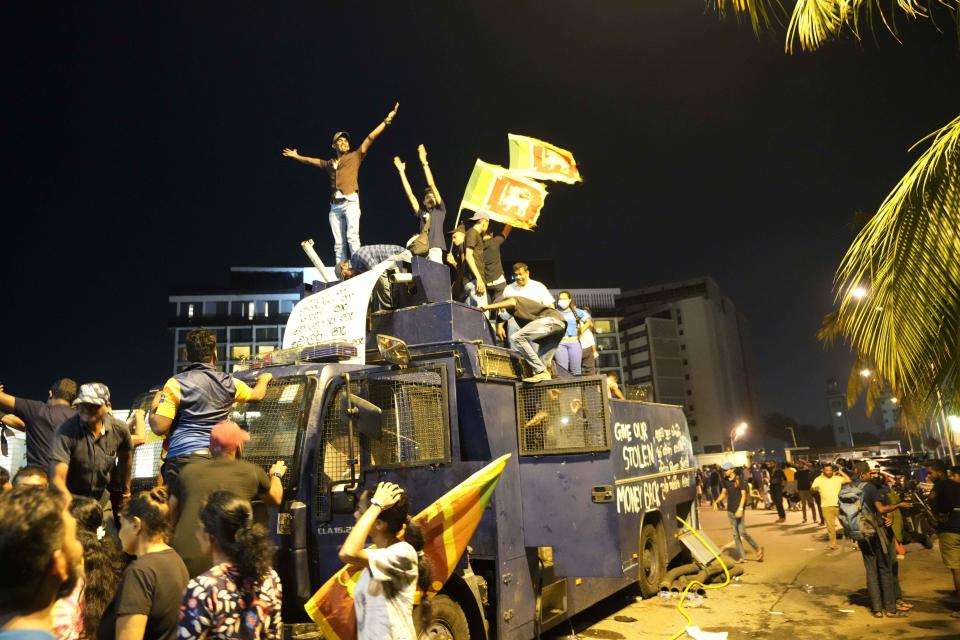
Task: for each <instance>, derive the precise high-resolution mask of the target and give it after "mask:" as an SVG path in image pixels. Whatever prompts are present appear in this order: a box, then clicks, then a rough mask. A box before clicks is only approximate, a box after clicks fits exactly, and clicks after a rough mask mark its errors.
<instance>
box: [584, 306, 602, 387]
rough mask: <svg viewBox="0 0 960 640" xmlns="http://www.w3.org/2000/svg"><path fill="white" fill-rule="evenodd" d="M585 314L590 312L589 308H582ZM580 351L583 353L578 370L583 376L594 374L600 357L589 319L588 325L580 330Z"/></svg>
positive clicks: (591, 322)
mask: <svg viewBox="0 0 960 640" xmlns="http://www.w3.org/2000/svg"><path fill="white" fill-rule="evenodd" d="M584 311H586V312H587V314H588V315H589V314H590V310H589V309H584ZM580 351H581V352H582V353H583V355H582V356H581V358H580V370H581V371H582V372H583V375H585V376H595V375H597V361H598V360H599V359H600V354H599V353H597V339H596V337H595V336H594V335H593V321H592V320H591V321H590V326H589V327H587V328H584V329H583V330H582V331H581V332H580Z"/></svg>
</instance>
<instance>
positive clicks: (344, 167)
mask: <svg viewBox="0 0 960 640" xmlns="http://www.w3.org/2000/svg"><path fill="white" fill-rule="evenodd" d="M399 108H400V103H399V102H398V103H397V104H395V105H394V107H393V110H392V111H391V112H390V113H388V114H387V117H386V118H384V119H383V122H381V123H380V124H378V125H377V126H376V127H375V128H374V130H373V131H371V132H370V133H369V134H367V137H366V138H364V140H363V142H361V143H360V147H359V148H357V149H354V150H353V151H351V150H350V134H348V133H347V132H346V131H338V132H337V133H335V134H333V142H332V144H331V146H332V147H333V149H334V151H336V153H337V157H336V158H333V159H332V160H323V159H321V158H311V157H309V156H302V155H300V154H299V153H298V152H297V150H296V149H284V150H283V155H284V156H286V157H288V158H293V159H294V160H297V161H299V162H303V163H304V164H311V165H313V166H315V167H319V168H320V169H323V170H324V171H326V172H327V174H328V175H329V176H330V216H329V217H330V231H331V232H332V233H333V251H334V254H336V262H337V263H340V262H343V261H344V260H346V259H347V252H346V249H345V248H344V242H346V243H347V244H348V245H349V247H350V253H353V252H354V251H356V250H357V249H359V248H360V184H359V181H358V178H359V175H360V163H362V162H363V160H364V158H365V157H366V155H367V151H369V150H370V145H372V144H373V141H374V140H376V139H377V137H378V136H379V135H380V134H381V133H383V131H384V129H386V128H387V127H389V126H390V124H391V123H392V122H393V119H394V118H395V117H396V116H397V109H399Z"/></svg>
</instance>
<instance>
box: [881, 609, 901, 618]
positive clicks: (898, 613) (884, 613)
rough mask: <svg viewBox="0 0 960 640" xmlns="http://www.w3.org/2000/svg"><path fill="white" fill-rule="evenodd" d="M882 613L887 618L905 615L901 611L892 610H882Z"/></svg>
mask: <svg viewBox="0 0 960 640" xmlns="http://www.w3.org/2000/svg"><path fill="white" fill-rule="evenodd" d="M883 615H884V616H885V617H887V618H906V617H907V614H905V613H904V612H903V611H894V612H893V613H890V612H889V611H884V612H883Z"/></svg>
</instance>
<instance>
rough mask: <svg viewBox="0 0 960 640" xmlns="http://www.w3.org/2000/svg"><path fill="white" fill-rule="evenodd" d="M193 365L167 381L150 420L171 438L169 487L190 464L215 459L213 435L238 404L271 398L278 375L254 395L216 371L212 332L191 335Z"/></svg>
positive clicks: (166, 467)
mask: <svg viewBox="0 0 960 640" xmlns="http://www.w3.org/2000/svg"><path fill="white" fill-rule="evenodd" d="M186 348H187V357H188V358H189V359H190V362H191V364H190V365H189V366H187V368H186V369H184V370H183V371H181V372H180V373H178V374H177V375H175V376H174V377H172V378H170V379H169V380H167V382H166V383H165V384H164V385H163V391H162V392H161V394H160V396H159V398H158V399H157V401H156V407H155V409H154V411H153V412H152V413H151V414H150V428H151V429H153V432H154V433H155V434H157V435H158V436H162V435H167V434H169V435H168V450H167V456H166V459H165V460H164V463H163V467H162V469H161V473H162V474H163V479H164V482H165V483H166V484H170V482H171V481H172V479H173V477H174V476H175V475H176V474H178V473H179V472H180V469H182V468H183V466H184V465H186V464H188V463H189V462H192V461H195V460H200V459H206V458H209V457H210V449H209V446H210V430H211V429H213V426H214V425H215V424H217V423H218V422H222V421H223V420H226V419H227V416H228V415H229V414H230V409H231V408H232V407H233V403H234V402H256V401H258V400H262V399H263V397H264V396H265V395H266V393H267V384H269V382H270V380H271V379H273V374H270V373H263V374H260V376H259V377H258V378H257V384H256V386H255V387H253V388H252V389H251V388H250V387H249V386H247V384H246V383H244V382H243V381H242V380H237V379H236V378H234V377H233V376H232V375H230V374H229V373H224V372H222V371H217V369H216V365H217V336H216V334H215V333H213V332H212V331H208V330H207V329H194V330H193V331H191V332H190V333H188V334H187V341H186Z"/></svg>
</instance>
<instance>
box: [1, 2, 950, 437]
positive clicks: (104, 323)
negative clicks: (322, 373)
mask: <svg viewBox="0 0 960 640" xmlns="http://www.w3.org/2000/svg"><path fill="white" fill-rule="evenodd" d="M358 4H362V5H364V6H367V7H369V11H362V12H361V11H360V10H358V9H357V8H356V5H358ZM703 5H704V3H703V2H701V1H700V0H631V1H623V0H617V1H613V0H605V1H603V2H596V1H594V2H582V1H581V2H568V1H566V0H551V1H549V2H547V1H541V2H522V3H521V2H516V1H514V2H482V3H479V2H449V1H448V0H447V1H444V0H437V1H433V2H417V3H392V4H388V3H356V2H349V3H348V2H338V3H329V2H328V3H317V2H300V3H282V4H278V3H237V2H233V3H219V4H218V3H194V2H191V3H180V2H168V3H118V4H117V5H116V6H113V7H110V6H109V5H107V4H104V3H96V7H91V6H87V3H69V4H66V5H65V6H55V5H49V4H47V3H39V2H37V3H34V2H29V3H10V2H8V3H4V6H3V8H2V10H0V11H2V14H0V20H2V27H0V30H2V35H3V38H2V41H3V42H2V44H0V47H2V51H3V61H2V63H0V64H2V65H3V80H2V83H3V89H4V92H3V93H4V98H3V107H2V108H3V130H4V132H3V151H4V153H3V160H4V167H3V169H4V172H3V173H4V177H3V181H2V192H0V206H2V207H3V211H4V214H3V217H2V220H3V223H2V238H3V249H4V251H3V262H2V280H0V281H2V292H3V303H4V304H3V311H2V321H0V322H2V343H0V344H2V348H3V359H2V362H0V382H2V383H3V384H5V385H6V390H7V391H8V392H10V393H13V394H15V395H22V396H25V397H42V396H45V395H46V389H47V388H48V385H49V383H50V382H51V381H52V379H54V378H56V377H60V376H64V375H66V376H70V377H74V378H76V379H78V380H79V381H81V382H83V381H90V380H102V381H104V382H106V383H107V384H108V385H110V387H111V388H112V389H113V391H114V398H115V405H116V406H120V407H122V406H125V404H126V403H128V402H129V401H130V399H132V397H133V395H134V394H135V393H137V392H139V391H142V390H144V389H146V388H147V387H148V386H149V385H151V384H156V383H159V382H162V380H163V379H165V377H166V376H168V375H169V373H170V368H171V364H172V363H171V353H170V349H169V342H168V341H169V338H168V334H167V329H166V320H167V318H166V315H167V306H166V297H167V295H168V292H169V290H170V289H171V288H174V287H179V286H184V285H201V286H202V285H219V284H222V283H223V282H224V281H225V279H226V277H227V274H228V269H229V267H230V266H232V265H237V266H240V265H244V266H279V265H283V266H286V265H298V266H307V265H306V260H305V257H304V256H303V254H302V252H301V250H300V246H299V242H300V240H302V239H304V238H307V237H313V238H314V239H316V241H317V244H318V249H322V251H321V255H322V256H323V257H324V259H326V260H328V261H330V260H332V242H331V241H330V231H329V226H328V223H327V198H328V189H327V183H326V177H325V175H324V174H323V173H322V172H320V171H319V170H316V169H313V168H311V167H307V166H305V165H301V164H299V163H296V162H294V161H292V160H289V159H285V158H283V157H281V155H280V151H281V149H282V148H283V147H285V146H290V147H296V148H298V149H299V150H300V152H301V153H303V154H307V155H314V156H321V157H327V156H328V154H329V153H330V149H329V144H330V142H329V141H330V136H331V135H332V133H333V132H334V131H336V130H338V129H347V130H348V131H350V132H351V133H352V134H353V136H354V140H355V141H357V142H358V141H359V140H360V139H362V137H363V135H365V134H366V133H367V132H368V131H369V130H370V129H372V128H373V127H374V126H375V125H376V124H377V123H378V122H379V121H380V120H381V119H382V118H383V117H384V116H385V115H386V113H387V111H388V110H389V108H390V107H391V106H392V105H393V103H394V101H395V100H399V101H400V103H401V106H400V112H399V115H398V117H397V120H396V121H395V123H394V126H393V127H391V128H390V129H388V130H387V132H386V133H385V134H384V135H383V136H382V137H381V138H380V139H379V140H378V141H377V142H376V143H375V145H374V147H373V148H372V150H371V152H370V154H369V155H368V156H367V159H366V161H365V162H364V166H363V171H362V173H361V178H360V180H361V193H362V206H363V219H362V226H361V238H362V239H363V241H364V243H365V244H371V243H375V242H394V243H398V242H400V243H402V241H403V240H404V239H406V238H407V237H408V236H409V235H410V234H411V233H412V232H413V230H414V228H415V221H414V219H413V217H412V216H410V214H409V209H408V204H407V202H406V201H405V199H404V197H403V194H402V191H401V188H400V184H399V181H398V179H397V177H396V172H395V170H394V168H393V165H392V162H391V158H392V157H393V155H395V154H399V155H401V156H402V157H403V158H404V159H405V160H407V161H408V163H409V164H408V175H409V176H410V177H411V180H412V182H413V185H414V189H415V190H416V191H418V192H419V190H420V188H422V175H421V173H420V170H419V166H418V163H417V162H416V152H415V149H416V145H417V144H418V143H421V142H422V143H424V144H426V145H427V148H428V149H429V151H430V160H431V168H432V169H433V171H434V174H435V175H436V178H437V182H438V186H439V188H440V191H441V193H442V195H443V196H444V198H445V199H446V200H447V201H448V202H449V203H454V202H457V201H459V199H460V196H461V194H462V192H463V188H464V186H465V184H466V180H467V178H468V176H469V173H470V170H471V169H472V166H473V163H474V160H475V159H476V158H478V157H479V158H482V159H483V160H485V161H487V162H492V163H496V164H503V165H506V164H507V163H508V150H507V137H506V136H507V133H508V132H512V133H518V134H525V135H531V136H535V137H539V138H542V139H545V140H548V141H550V142H553V143H555V144H557V145H560V146H562V147H565V148H568V149H571V150H572V151H573V152H574V153H575V155H576V157H577V160H578V162H579V164H580V166H581V170H582V172H583V174H584V176H585V178H586V180H585V182H584V183H583V184H580V185H575V186H568V185H563V184H550V185H549V189H550V196H549V197H548V198H547V201H546V206H545V208H544V212H543V214H542V216H541V218H540V228H538V229H537V231H536V232H535V233H528V232H522V231H518V232H515V233H514V235H512V236H511V238H510V241H509V244H508V247H509V249H507V248H505V251H504V253H505V257H507V258H511V259H517V258H528V259H543V258H551V257H552V258H554V259H555V260H556V262H557V271H558V277H559V280H558V281H556V282H548V283H547V284H548V285H550V286H556V287H607V286H618V287H621V288H624V289H630V288H635V287H641V286H648V285H653V284H657V283H661V282H667V281H673V280H679V279H684V278H689V277H696V276H702V275H711V276H713V277H714V278H715V279H716V281H717V282H718V283H719V285H720V287H721V289H722V291H723V292H724V293H725V294H726V295H729V296H730V297H731V298H732V299H733V300H734V302H735V303H736V305H737V307H738V309H739V310H740V311H742V312H744V313H745V314H746V315H747V317H748V318H749V322H750V327H751V332H752V338H753V344H752V346H753V352H754V356H755V361H756V374H757V378H758V382H759V390H760V394H761V398H760V400H761V405H762V409H763V410H764V411H765V412H769V411H781V412H783V413H786V414H788V415H791V416H793V417H795V418H797V419H798V420H800V421H801V422H808V423H813V424H825V423H826V422H827V421H828V416H827V411H826V407H825V402H824V399H823V389H824V383H825V379H826V378H828V377H830V376H836V377H839V378H841V379H842V380H845V378H846V373H847V367H848V364H847V358H846V356H845V354H844V353H843V351H842V350H836V351H833V352H830V351H826V350H825V349H824V348H823V347H822V346H821V345H820V344H818V343H817V342H816V340H815V338H814V332H815V331H816V329H817V327H818V326H819V323H820V320H821V318H822V316H823V314H824V313H826V312H827V311H829V309H830V307H831V303H832V295H831V283H832V277H833V272H834V270H835V268H836V266H837V264H838V262H839V260H840V258H841V256H842V254H843V251H844V249H845V248H846V246H847V245H848V244H849V242H850V240H851V237H852V236H851V228H850V223H851V220H852V218H853V214H854V212H855V211H857V210H866V211H873V210H875V209H876V207H877V206H878V205H879V204H880V202H881V201H882V199H883V198H884V196H885V195H886V194H887V193H888V192H889V191H890V189H891V188H892V187H893V186H894V184H895V183H896V181H897V180H898V179H899V177H900V176H902V175H903V174H904V173H905V171H906V170H907V169H908V168H909V166H910V165H911V163H912V162H913V161H914V160H915V159H916V155H917V154H916V153H913V154H908V152H907V149H908V148H909V147H910V146H911V145H912V144H913V143H914V142H916V141H917V140H918V139H920V138H921V137H923V136H925V135H926V134H928V133H929V132H931V131H932V130H934V129H935V128H938V127H940V126H942V125H944V124H946V123H947V122H948V121H949V120H950V119H951V118H953V117H955V116H956V115H957V113H958V110H960V59H958V54H957V51H958V49H957V46H956V42H955V41H954V40H953V39H952V38H951V37H950V36H949V35H946V36H945V35H942V34H938V33H937V32H936V31H934V29H933V28H931V27H930V26H929V25H926V24H923V25H919V26H916V27H912V28H908V29H906V30H905V32H904V33H903V36H904V40H905V44H904V45H902V46H900V45H897V44H896V43H895V42H894V41H893V40H892V39H891V38H889V37H888V36H886V35H883V34H881V35H880V37H879V42H880V46H879V47H877V46H876V45H875V44H873V43H872V42H868V43H867V44H865V45H864V46H863V47H860V46H859V45H857V43H856V42H854V41H853V40H852V39H847V40H845V41H842V42H839V43H834V44H832V45H829V46H828V47H826V49H824V50H822V51H819V52H817V53H815V54H805V55H796V56H792V57H791V56H787V55H785V54H784V53H783V43H782V33H780V34H777V35H775V36H769V37H762V38H761V39H760V40H759V41H758V40H757V38H756V37H755V36H754V34H753V32H752V31H751V30H750V28H749V26H747V25H738V24H737V23H736V22H735V21H733V20H728V21H726V22H722V21H720V20H719V19H718V18H717V17H716V15H714V14H712V13H710V12H705V11H704V8H703ZM281 7H282V9H281ZM948 31H949V29H948ZM448 224H449V223H448Z"/></svg>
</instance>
